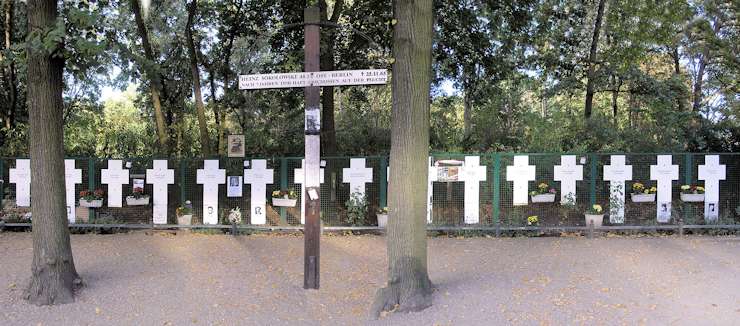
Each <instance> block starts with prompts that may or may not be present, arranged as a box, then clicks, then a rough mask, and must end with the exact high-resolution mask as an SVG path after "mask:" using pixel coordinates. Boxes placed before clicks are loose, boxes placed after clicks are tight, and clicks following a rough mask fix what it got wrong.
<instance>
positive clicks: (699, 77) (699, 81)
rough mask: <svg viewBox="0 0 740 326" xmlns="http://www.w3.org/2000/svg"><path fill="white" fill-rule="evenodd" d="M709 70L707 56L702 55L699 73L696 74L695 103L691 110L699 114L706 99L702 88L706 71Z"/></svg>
mask: <svg viewBox="0 0 740 326" xmlns="http://www.w3.org/2000/svg"><path fill="white" fill-rule="evenodd" d="M706 68H707V56H706V55H704V54H702V55H700V56H699V71H698V72H697V73H696V79H695V80H694V103H693V105H692V106H691V110H692V111H694V112H699V110H700V109H701V102H702V100H703V98H704V96H703V93H702V87H703V84H704V70H705V69H706Z"/></svg>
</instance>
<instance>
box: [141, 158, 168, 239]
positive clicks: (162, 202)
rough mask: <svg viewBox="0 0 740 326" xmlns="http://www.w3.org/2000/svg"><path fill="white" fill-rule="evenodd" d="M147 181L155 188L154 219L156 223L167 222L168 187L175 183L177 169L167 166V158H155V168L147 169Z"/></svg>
mask: <svg viewBox="0 0 740 326" xmlns="http://www.w3.org/2000/svg"><path fill="white" fill-rule="evenodd" d="M146 183H148V184H151V185H152V188H153V191H152V202H153V203H154V207H153V209H152V221H153V222H154V224H167V205H168V202H169V200H168V191H167V189H168V188H169V185H171V184H174V183H175V170H173V169H169V168H167V160H154V164H153V168H152V169H147V170H146Z"/></svg>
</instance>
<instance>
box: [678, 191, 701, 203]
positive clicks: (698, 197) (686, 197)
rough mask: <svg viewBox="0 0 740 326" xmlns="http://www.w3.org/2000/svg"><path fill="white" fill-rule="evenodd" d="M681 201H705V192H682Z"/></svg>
mask: <svg viewBox="0 0 740 326" xmlns="http://www.w3.org/2000/svg"><path fill="white" fill-rule="evenodd" d="M681 201H683V202H685V203H698V202H703V201H704V194H683V193H682V194H681Z"/></svg>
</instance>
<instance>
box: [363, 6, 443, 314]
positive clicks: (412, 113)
mask: <svg viewBox="0 0 740 326" xmlns="http://www.w3.org/2000/svg"><path fill="white" fill-rule="evenodd" d="M394 13H395V18H396V20H397V23H396V25H395V27H394V30H393V43H394V44H393V56H394V58H396V62H395V63H394V64H393V79H392V83H393V112H392V122H391V127H392V129H391V158H390V167H391V171H390V175H391V178H390V189H389V194H390V196H389V200H388V202H389V207H390V216H389V219H388V220H389V224H388V236H387V240H386V241H387V244H388V264H389V266H388V284H387V286H386V287H385V288H382V289H380V290H378V293H377V294H376V297H375V301H374V303H373V306H372V308H371V310H370V314H371V316H372V317H377V316H379V314H380V312H381V311H390V310H392V309H394V308H395V307H396V305H398V306H397V311H419V310H423V309H425V308H427V307H429V306H431V304H432V283H431V281H430V280H429V275H428V273H427V238H426V186H427V177H428V170H429V167H428V163H427V158H428V157H429V101H430V100H429V96H430V93H429V87H430V83H431V71H432V68H431V61H432V60H431V58H432V55H431V54H432V52H431V51H432V1H431V0H417V1H403V0H397V1H395V2H394Z"/></svg>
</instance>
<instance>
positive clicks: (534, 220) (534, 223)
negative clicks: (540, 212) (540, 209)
mask: <svg viewBox="0 0 740 326" xmlns="http://www.w3.org/2000/svg"><path fill="white" fill-rule="evenodd" d="M539 223H540V219H539V217H537V215H532V216H529V217H527V225H529V226H537V224H539Z"/></svg>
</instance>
